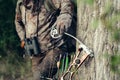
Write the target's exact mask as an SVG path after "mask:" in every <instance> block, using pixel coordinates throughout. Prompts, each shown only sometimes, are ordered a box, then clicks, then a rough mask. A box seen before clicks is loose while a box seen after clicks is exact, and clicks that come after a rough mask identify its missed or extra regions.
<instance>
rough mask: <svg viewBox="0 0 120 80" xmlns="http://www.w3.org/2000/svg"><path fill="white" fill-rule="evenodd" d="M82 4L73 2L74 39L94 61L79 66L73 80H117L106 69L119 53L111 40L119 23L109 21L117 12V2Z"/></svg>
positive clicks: (119, 4)
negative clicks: (75, 35) (75, 6)
mask: <svg viewBox="0 0 120 80" xmlns="http://www.w3.org/2000/svg"><path fill="white" fill-rule="evenodd" d="M84 1H85V0H78V1H77V6H78V8H77V12H78V13H77V15H78V26H77V38H79V39H80V40H81V41H82V42H83V43H85V45H87V47H89V48H91V49H92V50H93V51H94V58H93V59H92V60H91V61H89V63H85V64H83V65H82V66H81V67H80V69H79V71H78V72H77V73H76V74H77V75H76V79H75V80H120V77H119V75H117V74H116V73H114V72H112V70H111V67H110V64H111V62H110V60H111V56H113V55H115V54H117V53H119V51H120V47H119V46H120V44H118V43H119V42H118V43H117V42H116V41H115V40H114V39H112V35H113V33H114V31H115V30H120V21H118V20H116V21H112V22H115V23H111V22H110V20H111V19H113V17H114V16H115V15H117V14H118V13H119V11H120V0H93V1H94V2H93V3H92V4H90V3H87V2H85V3H84ZM86 1H88V0H86ZM113 29H115V30H113Z"/></svg>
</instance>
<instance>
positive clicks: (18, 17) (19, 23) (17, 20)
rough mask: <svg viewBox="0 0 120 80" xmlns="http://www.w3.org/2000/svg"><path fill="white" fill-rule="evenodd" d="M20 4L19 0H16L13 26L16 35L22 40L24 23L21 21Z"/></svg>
mask: <svg viewBox="0 0 120 80" xmlns="http://www.w3.org/2000/svg"><path fill="white" fill-rule="evenodd" d="M20 5H21V0H18V2H17V6H16V15H15V26H16V31H17V33H18V36H19V38H20V40H21V41H22V40H24V38H25V30H24V24H23V22H22V17H21V11H20Z"/></svg>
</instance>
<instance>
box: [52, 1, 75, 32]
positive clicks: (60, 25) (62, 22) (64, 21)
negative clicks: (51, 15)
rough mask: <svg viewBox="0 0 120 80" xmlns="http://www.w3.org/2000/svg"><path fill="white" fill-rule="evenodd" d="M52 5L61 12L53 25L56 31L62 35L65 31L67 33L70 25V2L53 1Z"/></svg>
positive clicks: (71, 10)
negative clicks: (55, 26)
mask: <svg viewBox="0 0 120 80" xmlns="http://www.w3.org/2000/svg"><path fill="white" fill-rule="evenodd" d="M55 1H56V3H55ZM54 4H55V6H56V5H57V8H59V9H60V10H61V11H60V15H59V16H58V17H57V21H56V22H55V24H54V25H57V30H58V31H59V33H64V32H65V31H68V29H69V27H70V26H71V23H72V15H73V5H72V2H71V1H70V0H54ZM54 25H53V26H54Z"/></svg>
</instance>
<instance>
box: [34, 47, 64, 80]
mask: <svg viewBox="0 0 120 80" xmlns="http://www.w3.org/2000/svg"><path fill="white" fill-rule="evenodd" d="M60 54H62V51H61V50H60V49H58V48H57V49H53V50H50V51H49V52H47V53H46V56H45V57H44V59H42V61H37V63H36V64H35V65H36V66H34V69H33V75H34V77H36V78H35V80H42V79H40V77H46V78H52V77H53V76H54V75H55V74H56V73H57V62H58V60H59V55H60ZM43 80H45V79H43Z"/></svg>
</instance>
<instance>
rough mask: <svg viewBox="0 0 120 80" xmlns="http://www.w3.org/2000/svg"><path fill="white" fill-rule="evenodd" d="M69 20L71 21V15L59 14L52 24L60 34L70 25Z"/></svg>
mask: <svg viewBox="0 0 120 80" xmlns="http://www.w3.org/2000/svg"><path fill="white" fill-rule="evenodd" d="M71 21H72V18H71V15H69V14H61V15H60V16H59V17H58V18H57V21H56V22H55V24H54V25H53V26H55V28H56V29H57V31H58V34H60V35H62V34H63V33H64V32H66V31H68V28H69V27H70V25H71Z"/></svg>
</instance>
